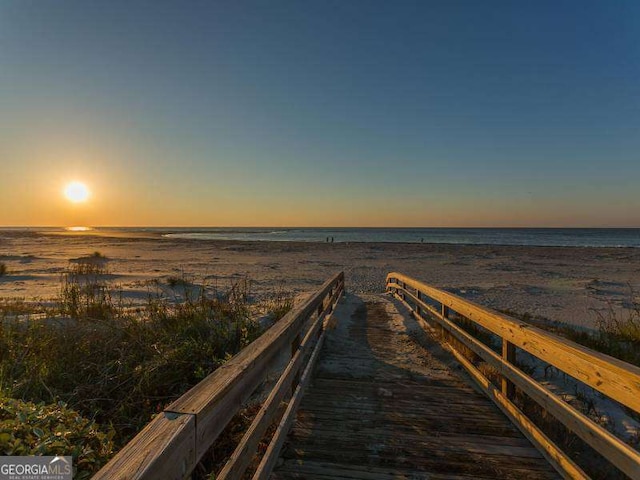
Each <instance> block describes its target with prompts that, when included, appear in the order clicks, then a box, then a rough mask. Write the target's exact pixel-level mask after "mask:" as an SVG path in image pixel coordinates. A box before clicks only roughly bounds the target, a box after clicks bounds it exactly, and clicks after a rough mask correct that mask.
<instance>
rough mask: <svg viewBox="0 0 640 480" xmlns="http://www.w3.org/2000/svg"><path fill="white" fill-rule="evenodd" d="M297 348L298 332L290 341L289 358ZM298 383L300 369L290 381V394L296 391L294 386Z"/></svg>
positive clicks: (298, 341)
mask: <svg viewBox="0 0 640 480" xmlns="http://www.w3.org/2000/svg"><path fill="white" fill-rule="evenodd" d="M299 349H300V334H299V333H298V334H297V335H296V336H295V337H294V339H293V341H292V342H291V358H293V357H294V356H295V354H296V353H297V352H298V350H299ZM298 383H300V370H298V372H297V373H296V374H295V375H294V376H293V382H291V395H292V396H293V394H294V393H296V388H297V386H298Z"/></svg>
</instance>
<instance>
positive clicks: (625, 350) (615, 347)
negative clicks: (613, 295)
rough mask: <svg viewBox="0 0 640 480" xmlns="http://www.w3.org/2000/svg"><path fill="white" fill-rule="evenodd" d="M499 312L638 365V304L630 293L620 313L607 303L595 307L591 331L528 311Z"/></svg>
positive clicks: (639, 323) (639, 308)
mask: <svg viewBox="0 0 640 480" xmlns="http://www.w3.org/2000/svg"><path fill="white" fill-rule="evenodd" d="M501 311H502V312H503V313H506V314H508V315H511V316H512V317H514V318H518V319H520V320H522V321H524V322H527V323H530V324H532V325H536V326H537V327H540V328H542V329H544V330H547V331H550V332H553V333H555V334H557V335H560V336H562V337H564V338H567V339H569V340H572V341H574V342H576V343H579V344H581V345H584V346H585V347H588V348H591V349H592V350H596V351H598V352H601V353H605V354H607V355H611V356H612V357H615V358H618V359H620V360H623V361H625V362H628V363H631V364H633V365H637V366H640V303H639V302H638V301H636V300H635V299H634V295H633V292H631V300H630V302H629V307H628V308H626V309H625V310H624V311H623V313H619V312H616V310H614V309H613V307H612V306H611V305H609V308H608V309H607V310H606V311H605V312H602V311H597V310H596V311H595V313H596V315H597V321H596V329H595V330H588V329H580V328H576V327H574V326H572V325H568V324H566V323H561V322H555V321H553V320H549V319H547V318H545V317H542V316H539V315H531V314H530V313H519V312H514V311H512V310H501Z"/></svg>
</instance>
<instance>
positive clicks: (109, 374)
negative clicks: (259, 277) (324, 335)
mask: <svg viewBox="0 0 640 480" xmlns="http://www.w3.org/2000/svg"><path fill="white" fill-rule="evenodd" d="M94 258H98V257H94ZM99 258H103V257H99ZM86 264H90V265H92V266H91V267H87V266H86ZM105 273H106V270H105V266H104V264H103V262H77V263H75V264H73V265H71V267H70V269H69V271H68V272H67V273H66V274H65V275H64V276H63V278H62V282H61V293H60V298H59V299H58V300H57V302H55V304H54V305H53V306H47V307H41V306H40V307H38V306H34V307H33V310H31V311H30V310H29V308H28V307H29V304H28V303H26V302H21V301H14V302H8V301H6V302H0V398H3V399H4V400H3V401H5V402H6V401H11V399H16V401H21V402H23V403H22V404H20V405H22V406H23V408H24V409H27V410H29V409H31V410H33V408H35V407H33V405H40V407H37V408H48V407H49V406H51V408H53V409H54V410H55V408H56V407H55V406H56V405H64V408H63V407H59V409H60V410H61V411H62V410H64V409H70V410H73V411H76V412H77V414H78V415H79V416H81V417H83V418H86V419H87V421H88V422H90V423H91V424H92V425H94V428H95V429H96V431H99V432H102V433H101V434H103V435H106V436H107V437H108V438H109V439H110V441H111V440H112V441H113V450H114V451H115V450H117V449H119V448H120V447H121V446H123V445H124V444H125V443H126V442H127V441H128V440H129V439H130V438H131V437H132V436H133V435H134V434H135V433H137V432H138V431H139V430H140V429H141V428H142V427H143V426H144V425H145V424H146V423H147V422H149V420H150V419H151V418H152V416H153V415H154V414H155V413H158V412H160V411H162V409H163V408H164V407H165V405H167V404H168V403H170V402H171V401H173V400H174V399H176V398H177V397H179V396H180V395H181V394H183V393H184V392H185V391H186V390H188V389H189V388H190V387H191V386H193V385H195V384H196V383H198V382H199V381H200V380H202V379H203V378H204V377H206V376H207V375H208V374H209V373H211V372H213V371H214V370H215V369H216V368H218V367H219V366H220V365H222V364H223V363H224V362H225V361H226V360H228V359H229V358H230V357H231V356H232V355H233V354H235V353H237V352H238V351H239V350H241V349H242V348H243V347H245V346H246V345H248V344H249V343H250V342H251V341H253V340H254V339H255V338H257V337H258V336H259V335H260V333H261V327H260V325H259V323H258V322H257V321H256V320H254V317H255V315H254V314H253V313H254V307H255V305H252V304H251V303H250V301H249V292H248V288H249V282H247V281H244V282H239V283H237V284H235V285H233V286H232V287H231V288H230V289H229V290H228V291H226V292H223V293H219V294H217V295H207V294H206V293H205V289H204V288H202V289H200V290H199V292H200V293H199V294H198V296H197V297H195V298H192V297H191V296H189V295H187V296H186V299H185V300H184V301H182V302H180V303H172V302H170V301H168V300H166V299H164V298H163V297H161V296H160V295H159V294H158V295H154V294H150V295H149V297H148V299H147V301H146V303H145V304H143V305H138V306H131V305H126V304H125V303H124V302H123V301H122V298H121V297H120V296H119V295H118V293H117V292H116V291H114V290H112V289H111V288H109V286H108V285H107V284H106V283H105V280H104V277H105ZM285 300H286V299H285V298H284V297H283V298H281V299H278V298H276V299H274V300H273V303H272V304H271V306H270V307H269V308H271V309H272V310H273V315H274V316H282V315H284V313H286V311H287V310H288V308H290V303H287V301H285ZM36 311H38V312H42V311H44V312H45V316H46V317H47V318H45V319H42V318H38V319H35V320H34V319H30V318H29V317H25V315H27V314H29V313H32V312H34V313H35V312H36ZM59 402H63V403H59ZM25 418H27V417H25ZM6 421H7V420H6V419H5V418H2V417H0V454H2V453H3V452H4V453H5V454H6V453H7V452H8V451H9V450H10V449H11V448H12V446H11V445H12V443H11V442H13V441H14V439H12V440H11V442H9V440H8V439H7V438H6V436H4V437H3V436H2V432H4V431H5V430H6V426H7V423H6ZM31 428H36V427H31ZM105 438H106V437H105ZM5 440H6V441H5ZM45 450H46V449H45ZM47 451H49V452H52V451H53V450H47ZM103 453H105V452H103ZM109 455H110V453H108V454H107V453H105V455H103V456H100V457H99V458H97V459H96V458H93V457H92V458H91V461H88V460H87V461H85V462H84V463H82V462H80V465H85V467H83V468H85V470H83V471H86V472H93V471H95V470H96V469H97V468H99V467H100V466H101V465H102V464H103V463H105V462H106V460H107V459H108V456H109ZM74 460H77V461H81V460H83V458H79V459H74ZM85 460H86V459H85ZM81 473H82V472H81Z"/></svg>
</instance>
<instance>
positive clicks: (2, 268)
mask: <svg viewBox="0 0 640 480" xmlns="http://www.w3.org/2000/svg"><path fill="white" fill-rule="evenodd" d="M8 273H9V267H7V264H6V263H4V262H1V263H0V277H2V276H4V275H6V274H8Z"/></svg>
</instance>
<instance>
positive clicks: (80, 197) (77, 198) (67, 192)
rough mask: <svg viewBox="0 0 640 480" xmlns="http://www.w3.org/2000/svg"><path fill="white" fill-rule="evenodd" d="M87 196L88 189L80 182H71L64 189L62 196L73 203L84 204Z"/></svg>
mask: <svg viewBox="0 0 640 480" xmlns="http://www.w3.org/2000/svg"><path fill="white" fill-rule="evenodd" d="M89 195H90V192H89V188H88V187H87V186H86V185H85V184H84V183H82V182H71V183H68V184H67V185H66V186H65V187H64V196H65V197H66V199H67V200H69V201H70V202H73V203H82V202H86V201H87V199H88V198H89Z"/></svg>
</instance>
